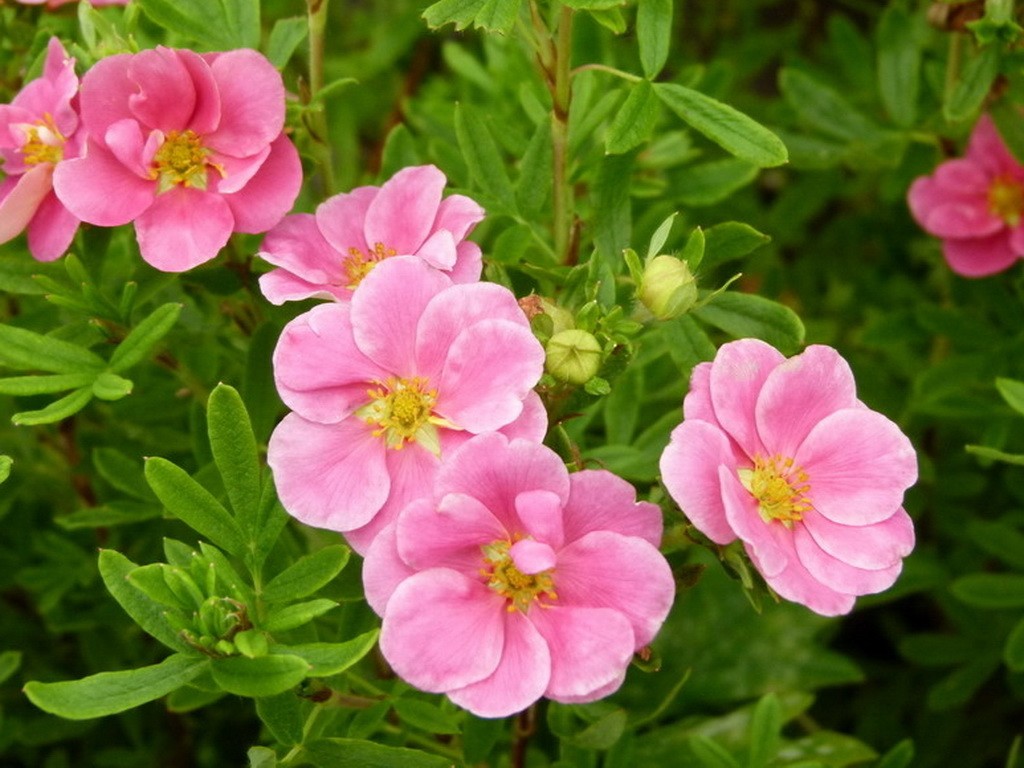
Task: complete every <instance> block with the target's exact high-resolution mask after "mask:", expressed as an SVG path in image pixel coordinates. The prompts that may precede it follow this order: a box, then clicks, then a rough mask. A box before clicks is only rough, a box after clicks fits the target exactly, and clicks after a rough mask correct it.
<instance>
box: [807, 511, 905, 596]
mask: <svg viewBox="0 0 1024 768" xmlns="http://www.w3.org/2000/svg"><path fill="white" fill-rule="evenodd" d="M793 543H794V544H795V546H796V554H797V557H799V558H800V562H801V563H802V564H803V566H804V568H806V569H807V572H808V573H809V574H811V576H812V577H813V578H815V579H817V580H818V581H820V582H821V583H822V584H824V585H825V586H826V587H828V588H830V589H833V590H835V591H836V592H842V593H843V594H846V595H869V594H875V593H876V592H881V591H883V590H886V589H888V588H889V587H891V586H892V585H893V584H894V583H895V582H896V579H897V578H898V577H899V575H900V571H901V570H902V569H903V561H902V560H897V561H896V563H895V564H894V565H890V566H889V567H887V568H882V569H880V570H867V569H864V568H856V567H854V566H852V565H850V564H849V563H845V562H843V561H842V560H839V559H837V558H835V557H832V556H831V555H829V554H828V553H827V552H825V551H824V550H823V549H822V548H821V547H819V546H818V544H817V542H815V541H814V539H813V538H811V535H810V534H809V533H808V532H807V531H806V530H805V529H804V527H803V526H802V525H797V526H795V527H794V529H793Z"/></svg>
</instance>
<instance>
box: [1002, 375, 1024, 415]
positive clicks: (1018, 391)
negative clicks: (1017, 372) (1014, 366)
mask: <svg viewBox="0 0 1024 768" xmlns="http://www.w3.org/2000/svg"><path fill="white" fill-rule="evenodd" d="M996 389H998V390H999V394H1000V395H1002V397H1003V400H1005V401H1006V404H1007V405H1009V406H1010V407H1011V408H1013V410H1015V411H1016V412H1017V413H1019V414H1021V415H1024V381H1017V380H1015V379H1003V378H999V379H996Z"/></svg>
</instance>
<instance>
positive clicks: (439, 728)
mask: <svg viewBox="0 0 1024 768" xmlns="http://www.w3.org/2000/svg"><path fill="white" fill-rule="evenodd" d="M393 706H394V708H395V712H396V713H397V714H398V717H399V718H400V719H401V720H403V721H404V722H406V723H408V724H409V725H411V726H413V727H414V728H419V729H420V730H421V731H426V732H427V733H451V734H454V733H458V732H459V730H460V728H459V718H458V716H457V715H454V714H452V713H450V712H445V711H444V710H442V709H441V708H440V707H439V706H437V705H436V704H432V703H431V702H429V701H422V700H421V699H396V700H395V702H394V705H393Z"/></svg>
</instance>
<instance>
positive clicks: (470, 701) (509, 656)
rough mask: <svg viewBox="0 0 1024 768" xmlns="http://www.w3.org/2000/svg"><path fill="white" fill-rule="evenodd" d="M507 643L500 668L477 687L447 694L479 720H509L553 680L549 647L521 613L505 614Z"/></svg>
mask: <svg viewBox="0 0 1024 768" xmlns="http://www.w3.org/2000/svg"><path fill="white" fill-rule="evenodd" d="M504 620H505V643H504V646H503V647H502V650H501V661H499V662H498V668H497V669H495V670H494V672H493V673H492V674H491V675H489V676H488V677H486V678H484V679H483V680H481V681H480V682H478V683H473V684H471V685H467V686H465V687H463V688H457V689H455V690H452V691H448V698H450V699H451V700H452V701H453V702H455V703H456V704H458V705H459V706H460V707H462V708H463V709H468V710H469V711H470V712H472V713H473V714H474V715H476V716H477V717H508V716H509V715H513V714H515V713H516V712H519V711H521V710H524V709H526V708H527V707H528V706H530V705H531V704H533V703H534V702H535V701H536V700H537V699H539V698H540V697H541V696H542V695H544V689H545V688H546V687H547V685H548V680H549V679H550V676H551V662H552V659H551V654H550V652H549V651H548V644H547V643H546V642H545V641H544V638H543V637H542V636H541V634H540V633H539V632H538V631H537V628H536V627H535V626H534V625H533V623H532V622H531V621H530V620H529V618H527V617H526V616H523V614H521V613H520V612H519V611H512V612H508V611H505V616H504Z"/></svg>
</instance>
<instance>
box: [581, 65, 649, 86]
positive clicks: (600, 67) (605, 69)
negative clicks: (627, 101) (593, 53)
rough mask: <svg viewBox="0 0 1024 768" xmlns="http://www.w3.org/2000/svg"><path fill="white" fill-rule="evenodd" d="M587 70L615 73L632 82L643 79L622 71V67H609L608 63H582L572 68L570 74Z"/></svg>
mask: <svg viewBox="0 0 1024 768" xmlns="http://www.w3.org/2000/svg"><path fill="white" fill-rule="evenodd" d="M587 71H592V72H607V73H608V74H609V75H615V76H616V77H621V78H622V79H623V80H628V81H629V82H631V83H639V82H640V81H641V80H643V78H642V77H640V76H639V75H632V74H630V73H629V72H624V71H622V70H621V69H616V68H615V67H609V66H608V65H607V64H581V65H580V66H578V67H576V68H575V69H574V70H572V72H570V73H569V74H571V75H573V76H575V75H576V74H578V73H580V72H587Z"/></svg>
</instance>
